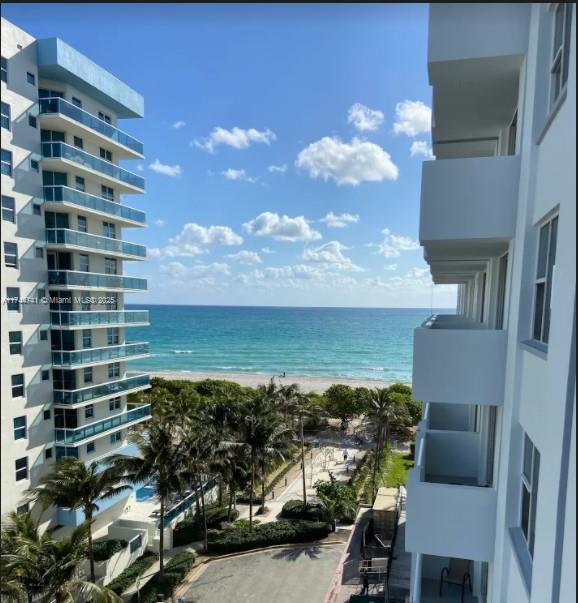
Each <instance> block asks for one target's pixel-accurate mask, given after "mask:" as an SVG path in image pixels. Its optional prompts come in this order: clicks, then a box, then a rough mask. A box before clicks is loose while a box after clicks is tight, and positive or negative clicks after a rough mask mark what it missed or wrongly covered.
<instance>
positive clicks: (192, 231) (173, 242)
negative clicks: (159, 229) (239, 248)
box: [149, 223, 243, 258]
mask: <svg viewBox="0 0 578 603" xmlns="http://www.w3.org/2000/svg"><path fill="white" fill-rule="evenodd" d="M241 243H243V237H241V236H239V235H238V234H236V233H235V232H234V231H233V230H232V229H231V228H230V227H229V226H208V227H206V226H200V225H199V224H191V223H189V224H185V225H184V226H183V230H182V231H181V232H180V234H178V235H177V236H176V237H172V238H170V239H169V242H168V245H166V246H165V247H162V248H161V249H158V248H153V249H149V257H151V258H159V257H192V256H195V255H201V254H204V253H208V250H207V249H206V247H208V246H210V245H222V246H226V247H230V246H233V245H241Z"/></svg>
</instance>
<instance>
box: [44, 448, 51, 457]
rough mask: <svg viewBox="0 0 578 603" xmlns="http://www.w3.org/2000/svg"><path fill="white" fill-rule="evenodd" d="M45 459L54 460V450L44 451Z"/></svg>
mask: <svg viewBox="0 0 578 603" xmlns="http://www.w3.org/2000/svg"><path fill="white" fill-rule="evenodd" d="M44 458H45V459H51V458H52V448H47V449H46V450H45V451H44Z"/></svg>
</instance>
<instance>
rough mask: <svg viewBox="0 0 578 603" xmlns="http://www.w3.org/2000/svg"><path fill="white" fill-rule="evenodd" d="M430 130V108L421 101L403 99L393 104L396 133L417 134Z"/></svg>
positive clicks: (394, 129)
mask: <svg viewBox="0 0 578 603" xmlns="http://www.w3.org/2000/svg"><path fill="white" fill-rule="evenodd" d="M430 130H431V108H430V107H428V106H427V105H426V104H425V103H423V102H422V101H411V100H405V101H403V102H401V103H397V105H396V106H395V123H394V124H393V131H394V132H395V133H396V134H406V135H407V136H417V135H418V134H423V133H424V132H429V131H430Z"/></svg>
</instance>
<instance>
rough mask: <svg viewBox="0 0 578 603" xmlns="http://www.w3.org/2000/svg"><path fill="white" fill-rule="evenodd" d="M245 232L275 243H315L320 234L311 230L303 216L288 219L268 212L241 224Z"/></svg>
mask: <svg viewBox="0 0 578 603" xmlns="http://www.w3.org/2000/svg"><path fill="white" fill-rule="evenodd" d="M243 228H244V229H245V231H246V232H248V233H250V234H252V235H254V236H256V237H269V238H271V239H274V240H276V241H288V242H296V241H317V240H318V239H321V238H322V237H321V233H319V232H317V231H316V230H313V229H312V228H311V226H309V222H308V221H307V220H306V219H305V218H304V217H303V216H297V217H295V218H290V217H289V216H285V215H284V216H280V215H279V214H277V213H272V212H269V211H266V212H263V213H262V214H259V215H258V216H257V217H256V218H255V219H254V220H250V221H249V222H246V223H245V224H243Z"/></svg>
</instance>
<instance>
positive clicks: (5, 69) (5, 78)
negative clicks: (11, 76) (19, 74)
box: [0, 57, 8, 82]
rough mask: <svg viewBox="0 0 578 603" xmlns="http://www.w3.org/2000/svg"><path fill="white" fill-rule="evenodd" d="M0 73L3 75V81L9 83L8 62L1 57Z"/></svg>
mask: <svg viewBox="0 0 578 603" xmlns="http://www.w3.org/2000/svg"><path fill="white" fill-rule="evenodd" d="M0 73H1V75H2V81H3V82H8V61H7V60H6V59H5V58H4V57H1V59H0Z"/></svg>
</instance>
